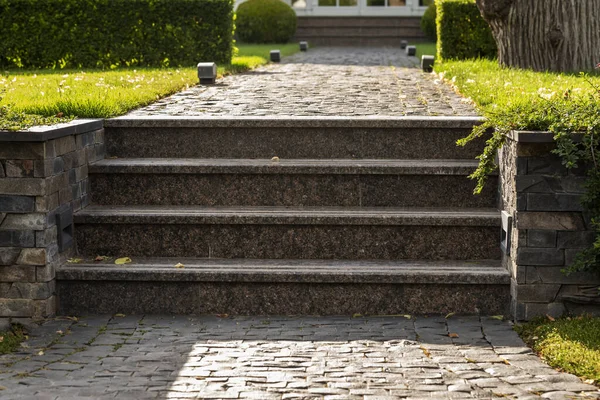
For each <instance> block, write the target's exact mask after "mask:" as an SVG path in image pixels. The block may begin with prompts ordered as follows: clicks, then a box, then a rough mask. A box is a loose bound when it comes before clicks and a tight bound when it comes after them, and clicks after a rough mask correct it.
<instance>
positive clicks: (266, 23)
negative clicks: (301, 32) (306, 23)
mask: <svg viewBox="0 0 600 400" xmlns="http://www.w3.org/2000/svg"><path fill="white" fill-rule="evenodd" d="M296 23H297V21H296V12H295V11H294V10H293V9H292V7H290V6H289V5H287V4H285V3H284V2H283V1H281V0H248V1H246V2H245V3H242V4H240V6H239V7H238V9H237V15H236V28H237V34H238V37H239V39H240V40H241V41H242V42H246V43H287V42H288V41H289V40H290V39H291V38H292V36H294V34H295V33H296Z"/></svg>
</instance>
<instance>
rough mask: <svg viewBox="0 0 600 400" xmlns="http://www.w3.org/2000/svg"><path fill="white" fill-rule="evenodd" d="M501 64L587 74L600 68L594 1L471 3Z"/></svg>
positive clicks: (599, 9) (598, 10)
mask: <svg viewBox="0 0 600 400" xmlns="http://www.w3.org/2000/svg"><path fill="white" fill-rule="evenodd" d="M476 1H477V6H478V7H479V10H480V11H481V15H482V16H483V18H484V19H485V20H486V21H487V22H488V24H489V25H490V27H491V28H492V33H493V35H494V38H495V39H496V43H497V44H498V58H499V62H500V64H502V65H506V66H511V67H519V68H531V69H533V70H536V71H556V72H559V71H562V72H579V71H589V70H592V69H594V67H595V66H596V65H597V64H598V63H600V0H476Z"/></svg>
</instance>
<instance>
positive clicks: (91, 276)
mask: <svg viewBox="0 0 600 400" xmlns="http://www.w3.org/2000/svg"><path fill="white" fill-rule="evenodd" d="M484 270H485V271H484ZM56 278H57V280H59V281H146V282H162V281H165V282H179V281H181V282H230V283H238V282H239V283H252V282H256V283H355V284H356V283H365V284H366V283H394V284H446V285H447V284H465V285H477V284H486V285H490V284H497V285H508V284H510V274H509V273H508V271H506V270H504V269H500V268H489V270H487V268H484V269H483V270H482V269H478V270H474V271H471V272H466V271H464V272H454V273H451V272H450V271H425V272H424V271H403V272H400V271H398V272H397V273H383V272H369V271H361V272H356V271H352V272H349V271H344V272H333V271H331V272H316V271H294V272H290V271H284V272H282V271H275V270H271V271H232V270H225V271H217V270H198V269H187V270H186V269H185V268H182V269H174V267H165V268H152V269H140V268H130V269H126V268H125V269H123V268H119V269H116V268H110V267H96V266H86V265H80V266H68V267H60V268H58V269H57V271H56Z"/></svg>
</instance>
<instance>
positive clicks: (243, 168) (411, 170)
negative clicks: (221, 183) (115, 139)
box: [90, 158, 478, 175]
mask: <svg viewBox="0 0 600 400" xmlns="http://www.w3.org/2000/svg"><path fill="white" fill-rule="evenodd" d="M477 164H478V162H477V161H476V160H385V159H377V160H368V159H355V160H351V159H331V160H326V159H279V160H278V161H273V160H272V159H222V158H221V159H200V158H113V159H105V160H101V161H99V162H97V163H94V164H92V165H90V173H92V174H107V173H122V174H211V173H212V174H218V173H227V174H234V173H238V174H239V173H245V174H389V175H392V174H393V175H469V174H471V173H472V172H473V171H474V170H475V168H477Z"/></svg>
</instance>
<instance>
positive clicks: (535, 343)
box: [515, 316, 600, 384]
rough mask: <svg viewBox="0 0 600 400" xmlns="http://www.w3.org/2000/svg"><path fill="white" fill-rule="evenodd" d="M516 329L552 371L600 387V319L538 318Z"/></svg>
mask: <svg viewBox="0 0 600 400" xmlns="http://www.w3.org/2000/svg"><path fill="white" fill-rule="evenodd" d="M515 329H516V330H517V332H518V333H519V334H520V335H521V337H522V338H523V340H524V341H525V342H526V343H527V344H528V345H530V346H531V347H532V348H533V349H534V350H535V351H536V352H537V353H538V354H539V355H540V356H541V357H542V358H544V359H545V360H546V362H547V363H548V364H549V365H551V366H552V367H554V368H558V369H560V370H563V371H566V372H570V373H572V374H575V375H577V376H579V377H581V378H583V379H585V380H588V381H594V383H596V384H599V383H600V318H597V317H596V318H593V317H590V316H581V317H575V318H570V317H569V318H560V319H557V320H551V319H547V318H541V319H537V320H534V321H531V322H529V323H527V324H524V325H517V326H516V327H515Z"/></svg>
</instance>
